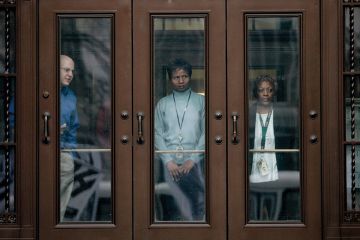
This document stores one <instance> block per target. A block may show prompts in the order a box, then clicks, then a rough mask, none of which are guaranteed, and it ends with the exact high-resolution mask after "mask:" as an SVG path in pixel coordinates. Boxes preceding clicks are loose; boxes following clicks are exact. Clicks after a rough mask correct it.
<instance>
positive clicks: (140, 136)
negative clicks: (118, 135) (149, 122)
mask: <svg viewBox="0 0 360 240" xmlns="http://www.w3.org/2000/svg"><path fill="white" fill-rule="evenodd" d="M136 117H137V120H138V137H137V140H136V141H137V143H138V144H143V143H144V142H145V139H144V136H143V126H142V120H143V119H144V118H145V115H144V113H143V112H138V113H137V114H136Z"/></svg>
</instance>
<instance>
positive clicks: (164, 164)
mask: <svg viewBox="0 0 360 240" xmlns="http://www.w3.org/2000/svg"><path fill="white" fill-rule="evenodd" d="M153 42H154V45H153V56H154V58H153V73H154V75H153V84H154V85H153V86H154V107H155V112H154V133H155V135H154V143H155V144H154V145H155V149H154V176H153V179H154V186H153V190H154V193H153V197H154V201H153V202H154V205H153V207H154V211H153V213H154V216H153V221H154V222H177V223H178V222H205V218H206V211H205V209H206V206H205V202H206V199H205V190H206V186H205V174H206V173H205V165H206V162H205V136H206V133H205V129H206V127H205V122H206V121H205V116H206V112H205V109H206V103H205V97H204V95H205V68H206V66H205V49H206V48H205V18H204V17H182V18H180V17H174V18H171V17H166V18H164V17H154V18H153Z"/></svg>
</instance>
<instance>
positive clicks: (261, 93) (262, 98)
mask: <svg viewBox="0 0 360 240" xmlns="http://www.w3.org/2000/svg"><path fill="white" fill-rule="evenodd" d="M273 96H274V92H273V86H272V85H271V83H270V82H268V81H263V82H261V83H260V85H259V86H258V103H259V104H261V105H263V106H269V105H270V104H271V102H272V100H273Z"/></svg>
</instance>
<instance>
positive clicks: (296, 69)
mask: <svg viewBox="0 0 360 240" xmlns="http://www.w3.org/2000/svg"><path fill="white" fill-rule="evenodd" d="M299 24H300V18H299V16H294V17H291V16H289V17H260V16H259V17H255V16H252V17H248V18H247V73H248V96H249V99H248V104H249V110H248V173H249V194H248V196H249V197H248V220H249V221H251V222H274V221H282V222H284V221H285V222H288V221H300V220H301V219H302V216H301V205H300V203H301V195H300V169H301V164H300V119H299V116H300V104H299V99H300V86H299V85H300V35H299V34H300V29H299Z"/></svg>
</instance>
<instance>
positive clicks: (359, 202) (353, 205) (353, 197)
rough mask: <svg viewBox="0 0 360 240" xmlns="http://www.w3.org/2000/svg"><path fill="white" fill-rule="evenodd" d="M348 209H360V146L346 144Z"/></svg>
mask: <svg viewBox="0 0 360 240" xmlns="http://www.w3.org/2000/svg"><path fill="white" fill-rule="evenodd" d="M353 154H354V159H353V158H352V156H353ZM353 165H354V166H355V171H354V172H352V166H353ZM352 174H354V179H353V178H352ZM353 181H354V182H353ZM352 188H353V191H352ZM346 209H347V210H355V211H360V146H354V148H353V147H352V146H346Z"/></svg>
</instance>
